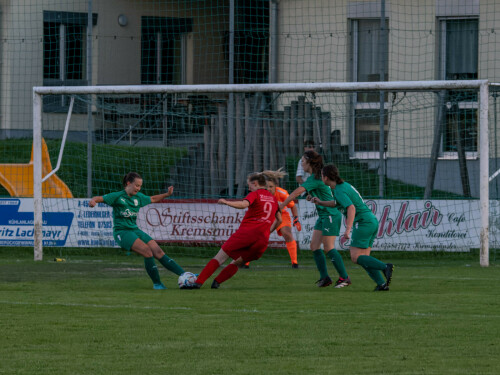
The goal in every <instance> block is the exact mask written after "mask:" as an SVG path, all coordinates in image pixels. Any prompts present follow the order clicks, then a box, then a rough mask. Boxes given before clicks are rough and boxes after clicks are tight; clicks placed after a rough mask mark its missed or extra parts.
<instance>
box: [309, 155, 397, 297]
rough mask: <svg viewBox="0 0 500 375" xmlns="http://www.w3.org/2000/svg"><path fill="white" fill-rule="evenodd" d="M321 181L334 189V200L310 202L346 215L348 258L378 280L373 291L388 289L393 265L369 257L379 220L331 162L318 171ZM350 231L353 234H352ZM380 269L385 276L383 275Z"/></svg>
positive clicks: (345, 235) (317, 199)
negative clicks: (349, 242)
mask: <svg viewBox="0 0 500 375" xmlns="http://www.w3.org/2000/svg"><path fill="white" fill-rule="evenodd" d="M321 176H322V180H323V182H324V183H325V184H326V185H328V186H329V187H330V188H331V189H332V192H333V196H334V200H321V199H320V198H313V199H312V202H313V203H315V204H316V205H317V206H318V208H319V207H337V208H338V210H339V211H340V212H342V213H343V214H344V215H345V216H346V228H345V233H344V237H345V238H346V239H349V238H350V239H351V244H350V247H349V250H350V253H351V260H352V261H353V262H354V263H357V264H359V265H360V266H361V267H363V268H364V269H365V271H366V273H368V275H369V276H370V277H371V278H372V279H373V281H375V283H377V286H376V287H375V291H387V290H389V284H390V283H391V279H392V272H393V270H394V265H392V264H391V263H384V262H381V261H380V260H378V259H376V258H374V257H372V256H370V251H371V249H372V246H373V241H374V240H375V238H376V237H377V230H378V224H379V223H378V220H377V218H376V217H375V215H374V214H373V213H372V212H371V210H370V209H369V208H368V206H367V205H366V204H365V202H364V201H363V198H362V197H361V195H360V194H359V192H358V191H357V190H356V189H355V188H354V187H353V186H352V185H350V184H349V183H347V182H345V181H344V180H343V179H342V178H341V177H340V175H339V170H338V168H337V167H336V166H334V165H327V166H325V167H324V168H323V169H322V171H321ZM351 231H352V234H351ZM381 272H382V273H383V274H384V276H385V280H384V278H383V277H382V274H381Z"/></svg>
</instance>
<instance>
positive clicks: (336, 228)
mask: <svg viewBox="0 0 500 375" xmlns="http://www.w3.org/2000/svg"><path fill="white" fill-rule="evenodd" d="M340 224H342V215H336V216H320V217H319V218H318V220H316V224H314V230H320V231H321V234H322V235H323V236H338V235H339V233H340Z"/></svg>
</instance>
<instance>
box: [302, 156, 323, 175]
mask: <svg viewBox="0 0 500 375" xmlns="http://www.w3.org/2000/svg"><path fill="white" fill-rule="evenodd" d="M302 157H303V158H304V159H305V160H306V161H307V162H308V163H309V165H310V166H311V168H312V172H313V174H314V178H316V179H317V180H319V179H320V178H321V169H323V157H322V156H321V155H320V154H318V153H317V152H316V151H306V152H304V155H303V156H302Z"/></svg>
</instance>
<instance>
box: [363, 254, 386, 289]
mask: <svg viewBox="0 0 500 375" xmlns="http://www.w3.org/2000/svg"><path fill="white" fill-rule="evenodd" d="M357 263H358V264H359V265H360V266H361V267H363V268H364V269H365V271H366V273H367V274H368V276H370V277H371V278H372V280H373V281H375V282H376V283H377V285H382V284H384V283H385V280H384V278H383V276H382V273H381V272H380V271H383V270H385V267H386V264H385V263H384V262H381V261H380V260H378V259H377V258H374V257H372V256H369V255H360V256H359V257H358V261H357Z"/></svg>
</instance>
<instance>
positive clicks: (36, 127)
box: [33, 80, 489, 266]
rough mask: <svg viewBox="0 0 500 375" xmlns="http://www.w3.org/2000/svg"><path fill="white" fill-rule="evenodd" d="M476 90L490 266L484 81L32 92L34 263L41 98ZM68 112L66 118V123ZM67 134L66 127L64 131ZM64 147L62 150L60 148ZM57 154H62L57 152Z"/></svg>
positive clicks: (483, 233) (484, 250)
mask: <svg viewBox="0 0 500 375" xmlns="http://www.w3.org/2000/svg"><path fill="white" fill-rule="evenodd" d="M459 89H468V90H477V91H478V96H479V100H478V101H479V116H478V117H479V147H478V149H479V157H480V164H479V165H480V173H479V176H480V181H479V190H480V199H479V206H480V217H481V224H480V265H481V266H488V265H489V186H488V183H489V134H488V111H489V109H488V98H489V81H488V80H467V81H460V80H458V81H394V82H327V83H281V84H279V83H277V84H227V85H135V86H72V87H67V86H58V87H34V88H33V164H34V168H33V181H34V186H33V192H34V194H33V198H34V199H33V205H34V259H35V260H41V259H42V257H43V248H42V247H43V242H42V236H43V232H42V224H43V223H42V209H43V205H42V179H43V176H42V97H43V96H44V95H70V96H71V95H98V94H109V95H113V94H162V93H163V94H167V93H170V94H173V93H226V94H228V93H229V94H231V93H247V92H260V93H274V92H289V93H292V92H293V93H297V92H311V93H324V92H332V93H334V92H351V93H352V92H368V91H369V92H376V91H380V92H389V91H404V92H412V91H415V92H417V91H439V90H459ZM70 115H71V113H69V114H68V122H69V117H70ZM66 131H67V129H66ZM62 147H63V146H62ZM61 153H62V151H61Z"/></svg>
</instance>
